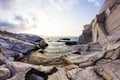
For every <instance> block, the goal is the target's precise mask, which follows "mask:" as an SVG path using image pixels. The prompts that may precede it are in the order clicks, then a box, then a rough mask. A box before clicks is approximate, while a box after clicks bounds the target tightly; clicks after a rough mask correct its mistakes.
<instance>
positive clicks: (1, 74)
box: [0, 68, 11, 80]
mask: <svg viewBox="0 0 120 80" xmlns="http://www.w3.org/2000/svg"><path fill="white" fill-rule="evenodd" d="M10 75H11V73H10V71H9V69H7V68H0V80H6V79H8V78H9V77H10Z"/></svg>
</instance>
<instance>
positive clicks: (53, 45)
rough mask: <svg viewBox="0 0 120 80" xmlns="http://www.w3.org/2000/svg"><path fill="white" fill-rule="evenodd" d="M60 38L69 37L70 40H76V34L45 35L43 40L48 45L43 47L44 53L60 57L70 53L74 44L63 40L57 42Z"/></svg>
mask: <svg viewBox="0 0 120 80" xmlns="http://www.w3.org/2000/svg"><path fill="white" fill-rule="evenodd" d="M62 38H69V39H70V41H76V42H78V37H77V36H68V37H66V36H65V37H64V36H62V37H46V38H45V41H46V42H47V43H48V45H49V46H48V47H47V48H46V49H45V51H46V52H45V54H49V55H52V56H54V57H60V56H62V55H65V54H69V53H72V51H73V50H74V47H75V45H66V44H65V42H58V41H59V40H61V39H62Z"/></svg>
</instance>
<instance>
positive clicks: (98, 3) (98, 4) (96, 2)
mask: <svg viewBox="0 0 120 80" xmlns="http://www.w3.org/2000/svg"><path fill="white" fill-rule="evenodd" d="M88 2H90V3H94V4H95V5H96V6H100V2H99V0H88Z"/></svg>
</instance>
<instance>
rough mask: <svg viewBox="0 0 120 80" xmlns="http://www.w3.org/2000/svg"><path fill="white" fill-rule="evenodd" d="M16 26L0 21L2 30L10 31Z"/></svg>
mask: <svg viewBox="0 0 120 80" xmlns="http://www.w3.org/2000/svg"><path fill="white" fill-rule="evenodd" d="M15 26H16V25H15V24H12V23H10V22H7V21H0V29H1V30H10V29H12V28H15Z"/></svg>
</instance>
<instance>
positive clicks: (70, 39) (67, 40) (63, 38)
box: [60, 38, 71, 41]
mask: <svg viewBox="0 0 120 80" xmlns="http://www.w3.org/2000/svg"><path fill="white" fill-rule="evenodd" d="M60 40H67V41H68V40H71V39H70V38H61V39H60Z"/></svg>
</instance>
